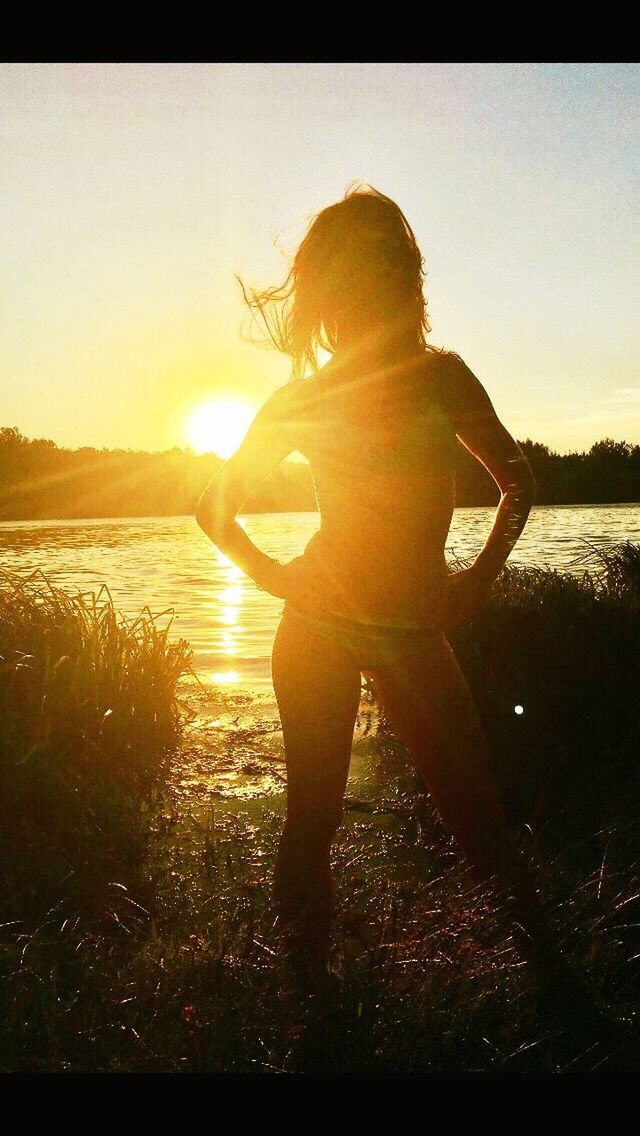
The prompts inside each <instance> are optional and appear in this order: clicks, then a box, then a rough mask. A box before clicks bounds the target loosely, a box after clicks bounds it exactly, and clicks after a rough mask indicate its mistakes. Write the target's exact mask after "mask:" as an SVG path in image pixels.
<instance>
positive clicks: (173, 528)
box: [0, 504, 640, 689]
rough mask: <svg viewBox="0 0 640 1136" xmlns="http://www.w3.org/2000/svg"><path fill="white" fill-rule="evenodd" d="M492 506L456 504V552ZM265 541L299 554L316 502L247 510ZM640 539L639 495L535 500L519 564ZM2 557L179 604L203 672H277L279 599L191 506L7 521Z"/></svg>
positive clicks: (473, 545) (239, 676)
mask: <svg viewBox="0 0 640 1136" xmlns="http://www.w3.org/2000/svg"><path fill="white" fill-rule="evenodd" d="M494 515H495V510H494V509H491V508H475V509H471V508H470V509H457V510H456V511H455V513H454V517H453V523H452V526H451V530H450V532H449V537H448V540H447V554H448V555H449V556H451V557H460V558H466V557H472V556H474V555H475V554H476V553H477V552H478V551H479V549H480V548H481V547H482V545H483V543H484V541H485V540H486V538H487V536H488V534H489V531H490V529H491V525H492V522H493V517H494ZM242 524H243V527H245V528H246V531H247V533H248V534H249V536H251V538H252V539H253V540H255V542H256V543H257V544H258V545H259V547H260V548H262V549H264V551H265V552H267V553H268V554H270V555H272V556H275V557H277V558H278V559H279V560H288V559H290V558H292V557H294V556H298V555H299V554H300V553H301V552H302V551H303V549H304V547H305V545H306V543H307V541H308V540H309V539H310V537H311V535H312V534H313V533H314V532H315V531H316V529H317V527H318V515H317V514H316V513H262V514H252V515H248V516H246V517H243V518H242ZM623 540H632V541H635V542H638V541H640V505H635V504H634V505H580V506H577V505H559V506H553V505H540V506H536V507H534V509H533V510H532V512H531V515H530V517H529V520H528V522H527V526H526V528H525V531H524V533H523V535H522V537H521V539H520V540H519V541H518V544H517V546H516V548H515V550H514V552H513V554H512V556H511V558H510V560H511V562H513V563H516V564H517V563H520V564H535V565H541V566H544V565H548V566H550V567H557V568H563V569H569V570H571V571H582V566H580V565H574V566H571V561H572V560H576V558H578V557H580V555H582V554H583V553H584V552H585V551H587V546H586V544H585V541H588V542H589V543H590V544H592V545H594V546H596V547H602V546H607V545H610V544H617V543H619V542H620V541H623ZM0 565H1V566H2V567H4V568H8V569H11V570H18V571H20V572H31V571H33V570H34V569H37V568H39V569H41V570H42V571H43V572H44V573H45V574H46V575H47V577H48V578H49V579H51V580H52V582H54V583H56V584H60V585H62V586H63V587H65V588H67V589H69V590H72V591H73V590H76V589H79V590H81V591H96V590H97V589H98V588H99V587H100V585H101V584H103V583H106V584H107V585H108V588H109V591H110V593H111V596H112V597H113V601H114V603H115V605H116V607H118V608H119V609H121V610H122V611H124V612H125V613H127V614H134V613H137V612H139V611H140V610H141V609H142V608H144V607H148V608H149V609H150V610H151V611H152V612H153V613H161V612H166V611H167V609H171V608H173V609H174V611H175V615H174V620H173V624H172V630H171V634H172V635H173V636H175V637H177V636H182V637H184V638H186V639H188V640H189V641H190V643H191V644H192V646H193V648H194V653H195V666H196V669H197V671H198V673H199V675H200V677H201V679H202V681H204V682H209V683H215V684H218V683H220V684H224V685H228V686H231V685H236V684H239V685H243V684H244V685H249V686H251V687H254V688H262V689H264V687H265V685H266V684H270V682H271V677H270V676H271V670H270V656H271V646H272V642H273V636H274V633H275V630H276V626H277V622H278V618H279V616H280V612H281V611H282V601H281V600H278V599H275V598H274V597H273V596H270V595H268V594H267V593H266V592H262V591H259V589H258V588H256V587H255V585H254V584H253V582H252V581H250V580H248V579H247V578H246V577H245V576H244V575H243V574H242V572H241V571H240V570H239V569H238V568H236V567H235V565H233V564H232V563H231V562H230V561H229V560H228V558H227V557H226V556H224V555H223V554H222V553H220V552H219V551H218V550H217V549H215V548H214V547H213V546H212V545H211V544H210V542H209V541H208V540H207V538H206V537H205V536H204V534H203V533H202V532H201V531H200V529H199V528H198V526H197V524H196V522H195V520H194V519H193V518H192V517H144V518H137V517H134V518H124V519H122V518H115V519H102V518H101V519H96V520H74V521H20V522H18V521H7V522H3V523H0Z"/></svg>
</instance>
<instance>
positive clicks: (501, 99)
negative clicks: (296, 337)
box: [0, 63, 640, 452]
mask: <svg viewBox="0 0 640 1136" xmlns="http://www.w3.org/2000/svg"><path fill="white" fill-rule="evenodd" d="M639 86H640V82H639V72H638V69H637V68H636V67H634V66H633V65H631V64H568V63H565V64H463V63H458V64H336V63H333V64H332V63H327V64H257V63H245V64H136V63H132V64H94V63H91V64H77V63H76V64H4V65H3V66H2V67H1V68H0V93H1V96H2V97H1V99H0V114H1V120H0V121H1V127H0V129H1V145H2V161H1V167H0V168H1V170H2V175H1V187H0V192H1V200H2V215H3V226H2V229H3V255H2V258H1V262H0V264H1V266H0V272H1V273H2V296H3V321H2V333H1V334H2V358H3V380H2V391H1V396H0V425H7V426H17V427H18V428H19V429H20V430H21V431H22V432H23V433H25V434H26V435H27V436H29V437H47V438H52V439H53V440H54V441H56V442H58V443H59V444H61V445H70V446H80V445H93V446H109V447H116V446H121V447H127V448H128V447H131V448H144V449H164V448H167V447H170V446H173V445H185V444H186V442H187V435H186V433H185V423H186V421H187V419H188V417H189V415H190V413H191V412H192V411H193V410H194V409H195V408H197V407H198V406H199V405H200V404H201V403H203V402H205V401H208V400H210V399H212V398H216V397H221V398H232V399H239V400H241V401H244V402H247V403H248V404H249V405H250V406H251V407H253V408H254V409H257V408H258V406H259V405H260V404H261V403H262V402H263V401H264V399H265V398H266V397H267V396H268V395H269V394H270V393H271V391H272V390H273V389H274V387H275V386H277V385H279V384H280V383H283V382H285V381H286V379H287V378H288V367H287V363H286V360H283V359H282V358H280V357H278V356H277V355H275V354H270V353H268V352H266V351H261V350H257V349H256V348H254V347H251V346H248V345H246V344H244V343H243V342H242V341H241V339H240V335H239V331H240V323H241V320H242V314H243V312H242V304H241V300H240V296H239V290H238V286H237V284H236V282H235V280H234V277H233V274H234V272H237V271H240V272H241V273H242V274H243V275H244V276H245V277H246V278H247V279H248V280H249V281H250V282H255V283H258V284H265V283H269V282H271V280H272V278H275V277H277V276H279V275H281V274H282V269H283V267H284V264H285V260H284V259H283V255H282V251H278V250H277V249H276V248H275V247H274V241H275V239H276V238H277V239H278V241H279V245H280V248H281V250H283V251H284V252H285V253H286V252H290V251H292V249H293V248H294V247H295V244H296V241H297V239H299V237H300V236H301V235H302V232H303V230H304V226H305V224H306V221H307V220H308V218H309V217H310V216H311V215H312V214H313V213H314V212H315V211H317V210H318V209H320V208H322V207H323V206H325V205H327V204H330V203H331V202H332V201H334V200H337V199H338V198H340V197H341V196H342V195H343V193H344V190H345V188H346V186H347V184H348V183H349V182H350V181H352V180H354V179H364V180H366V181H369V182H370V183H371V184H373V185H374V186H376V187H377V188H378V189H380V190H382V191H383V192H384V193H386V194H389V195H390V196H391V197H393V198H395V199H396V200H397V201H398V203H399V205H400V206H401V208H402V209H403V210H404V211H405V213H406V214H407V216H408V219H409V221H410V223H411V224H412V225H413V227H414V229H415V232H416V235H417V237H418V240H419V242H420V245H421V247H422V251H423V253H424V256H425V259H426V265H427V270H428V276H427V294H428V297H429V310H430V315H431V322H432V325H433V332H432V335H431V340H432V342H433V343H435V344H438V345H443V344H444V345H446V346H448V347H451V348H453V349H455V350H457V351H459V352H460V354H461V355H462V356H463V358H464V359H465V361H466V362H467V363H468V364H469V366H470V367H471V368H472V369H473V370H474V371H475V373H476V374H477V375H478V377H479V378H480V380H481V381H482V382H483V384H484V385H485V386H486V388H487V390H488V391H489V394H490V395H491V397H492V399H493V402H494V405H495V406H496V409H497V411H498V413H499V414H500V416H501V417H502V419H503V421H504V422H505V425H506V426H507V428H508V429H509V430H510V431H511V432H512V433H513V434H514V435H515V436H516V437H517V438H520V439H523V438H526V437H531V438H533V439H534V440H536V441H542V442H546V443H547V444H549V445H551V446H552V447H553V448H554V449H558V450H560V451H561V452H563V451H565V450H568V449H573V448H578V449H583V448H588V447H589V446H590V445H591V444H592V442H594V441H596V440H597V439H599V438H601V437H604V436H605V435H607V434H608V435H610V436H612V437H614V438H616V439H622V438H624V439H626V440H627V441H630V442H636V443H637V442H640V378H639V376H638V333H637V328H638V319H637V314H636V310H635V309H636V297H637V295H638V294H639V293H640V287H639V285H640V281H639V280H638V275H639V274H638V261H639V257H638V251H639V250H638V227H637V222H636V217H635V203H636V201H637V190H638V185H637V180H638V179H637V169H638V166H637V152H636V149H635V147H634V142H635V133H634V132H635V129H636V123H637V110H638V92H639ZM632 300H633V305H632Z"/></svg>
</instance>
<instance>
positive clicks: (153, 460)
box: [0, 427, 640, 520]
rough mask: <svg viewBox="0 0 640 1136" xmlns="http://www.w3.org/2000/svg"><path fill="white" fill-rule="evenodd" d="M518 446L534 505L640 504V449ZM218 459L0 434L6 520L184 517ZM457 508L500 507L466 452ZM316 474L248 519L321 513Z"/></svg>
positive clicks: (276, 486) (281, 489)
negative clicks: (531, 478) (533, 487)
mask: <svg viewBox="0 0 640 1136" xmlns="http://www.w3.org/2000/svg"><path fill="white" fill-rule="evenodd" d="M520 445H521V447H522V449H523V451H524V452H525V454H526V455H527V458H528V459H529V462H530V464H531V467H532V469H533V472H534V474H535V477H536V481H537V487H538V488H537V498H536V503H537V504H539V505H552V504H557V505H571V504H589V503H606V502H625V501H627V502H630V501H633V502H636V501H638V502H640V445H632V444H630V443H629V442H616V441H614V440H613V439H612V438H603V439H602V441H600V442H595V443H594V445H593V446H591V449H590V450H588V451H586V452H583V453H576V452H572V453H568V454H558V453H555V452H554V451H553V450H550V449H549V447H548V446H545V445H543V444H542V443H540V442H533V441H531V439H530V438H527V439H526V440H525V441H521V442H520ZM221 464H222V463H221V459H220V458H218V457H217V456H216V455H215V454H204V455H197V454H194V453H192V452H191V451H190V450H181V449H179V448H178V447H174V448H173V449H172V450H166V451H164V452H162V453H146V452H144V451H140V450H107V449H102V450H97V449H94V448H92V447H89V446H83V447H82V448H81V449H79V450H69V449H65V448H63V447H60V446H57V445H56V444H55V442H52V441H49V440H45V439H33V440H32V439H29V438H25V437H24V435H22V434H21V433H20V431H19V430H18V429H16V428H15V427H2V428H0V520H31V519H54V518H56V519H64V518H71V517H113V516H120V517H132V516H177V515H180V514H185V513H192V512H193V511H194V509H195V505H196V502H197V500H198V497H199V495H200V493H201V492H202V489H203V488H204V486H205V484H206V482H207V480H208V479H209V478H210V477H212V476H213V475H214V473H215V472H216V470H217V469H218V468H219V466H220V465H221ZM456 484H457V492H456V500H457V504H458V505H460V506H464V505H495V504H496V503H497V501H498V499H499V492H498V489H497V486H496V485H495V483H494V481H493V479H492V478H491V476H490V475H489V474H488V473H487V471H486V470H485V469H484V468H483V467H482V466H481V465H480V463H479V462H478V461H476V460H475V459H474V458H473V457H472V456H471V455H470V454H469V452H468V451H467V450H466V449H465V448H464V446H462V445H461V444H458V448H457V456H456ZM315 508H316V502H315V496H314V491H313V483H312V479H311V472H310V470H309V467H308V466H307V465H304V464H302V463H300V462H292V461H285V462H283V463H282V464H281V465H280V466H279V467H278V468H277V469H276V470H274V472H273V474H272V475H271V476H270V477H269V478H268V479H267V480H266V481H264V482H263V483H262V485H260V486H258V488H257V489H256V490H255V492H254V493H253V494H252V496H251V497H250V498H249V500H248V501H247V503H246V505H245V511H246V512H272V511H273V512H277V511H292V512H297V511H304V510H308V509H315Z"/></svg>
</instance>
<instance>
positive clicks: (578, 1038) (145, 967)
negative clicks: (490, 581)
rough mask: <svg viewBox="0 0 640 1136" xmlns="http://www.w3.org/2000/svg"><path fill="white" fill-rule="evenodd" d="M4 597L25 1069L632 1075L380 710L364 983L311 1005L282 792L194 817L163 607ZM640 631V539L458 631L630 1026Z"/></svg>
mask: <svg viewBox="0 0 640 1136" xmlns="http://www.w3.org/2000/svg"><path fill="white" fill-rule="evenodd" d="M1 591H2V596H1V598H0V654H2V655H3V656H4V660H5V661H4V664H3V670H2V672H1V673H0V684H1V685H0V700H1V709H2V713H3V718H2V723H3V724H2V727H1V728H0V753H1V754H2V763H3V765H2V779H3V793H2V798H1V799H2V804H1V805H0V808H1V809H2V819H3V822H6V823H7V825H8V830H9V833H10V837H9V839H8V840H6V841H5V845H4V849H3V853H4V855H3V860H4V863H3V874H4V876H5V880H6V881H7V883H8V887H7V888H5V894H6V896H7V899H6V908H5V910H6V911H7V916H5V926H4V927H3V929H2V931H1V932H0V934H1V935H2V940H3V941H2V942H1V943H0V958H1V959H2V969H3V972H4V983H3V989H4V1007H3V1008H4V1015H3V1016H4V1024H3V1025H2V1026H0V1031H2V1032H0V1039H1V1040H0V1053H1V1054H2V1058H1V1061H2V1068H3V1069H5V1070H55V1071H62V1070H73V1071H85V1070H99V1071H125V1070H126V1071H172V1072H180V1071H213V1072H266V1073H273V1072H285V1073H286V1072H330V1073H334V1072H364V1073H380V1072H382V1073H385V1072H441V1071H458V1072H460V1071H465V1072H468V1071H491V1072H495V1071H499V1072H562V1071H571V1072H573V1071H594V1070H596V1071H615V1069H616V1068H618V1065H617V1064H616V1062H618V1063H619V1062H620V1060H621V1058H620V1055H618V1056H617V1057H612V1056H611V1054H610V1052H609V1051H608V1050H607V1048H606V1046H604V1045H602V1044H600V1043H594V1042H593V1039H587V1038H585V1037H584V1036H583V1035H581V1034H580V1032H579V1031H577V1030H571V1029H568V1028H564V1029H560V1027H559V1026H558V1025H557V1023H554V1022H552V1021H550V1020H549V1018H548V1017H546V1016H545V1015H544V1014H543V1013H542V1012H541V1007H540V1004H539V1000H538V998H537V995H536V991H535V987H534V985H533V983H532V981H531V977H530V975H529V973H528V968H527V967H526V966H525V965H524V964H523V963H522V960H521V959H520V957H519V955H518V953H517V950H516V947H515V945H514V943H513V941H512V939H511V937H510V934H509V928H508V926H507V925H506V924H505V923H504V921H503V915H502V912H501V910H500V908H499V907H498V906H496V905H495V897H494V896H493V895H492V893H491V890H490V889H489V888H488V887H487V888H480V887H478V886H475V885H473V883H472V882H471V879H470V876H469V873H468V871H467V869H466V866H465V864H464V861H463V860H462V859H461V857H460V856H459V854H458V852H457V849H456V847H455V845H454V843H453V841H452V840H451V839H450V838H449V837H448V835H447V833H446V832H444V831H443V830H442V827H441V825H440V824H439V821H438V818H437V816H436V815H435V813H434V811H433V809H432V808H431V805H430V801H429V798H428V797H427V796H426V794H425V793H424V792H423V790H422V788H421V786H420V784H419V783H418V781H417V779H416V777H415V775H414V774H413V773H412V771H411V770H410V769H409V768H408V765H407V762H406V759H405V756H404V753H403V751H402V749H401V747H400V746H399V745H398V743H397V742H396V740H395V739H394V738H393V736H392V735H391V734H390V733H389V731H388V728H387V726H386V723H385V721H384V718H380V716H379V715H378V713H377V710H376V707H375V705H374V704H373V703H372V702H371V700H370V696H371V692H370V691H366V690H365V698H364V701H363V709H362V720H361V724H363V723H364V725H365V729H364V730H363V731H361V733H360V736H359V739H358V741H357V742H356V746H357V748H359V750H360V751H361V753H362V754H363V755H364V754H366V759H367V769H368V770H369V773H370V774H371V777H369V775H367V777H365V778H364V780H363V781H362V783H361V784H358V785H356V786H355V789H356V790H357V791H356V792H353V791H352V790H353V788H354V787H353V786H350V795H349V797H348V807H347V815H346V820H345V823H344V825H343V826H342V828H341V830H340V832H339V834H338V838H337V840H336V844H335V849H334V869H335V878H336V886H337V898H338V905H337V918H336V926H335V935H334V946H333V954H332V965H333V968H334V970H335V972H336V973H337V974H338V975H339V976H340V982H339V983H338V984H337V986H336V988H335V989H331V990H329V991H327V993H326V995H324V996H319V995H316V996H311V997H304V996H302V995H301V994H300V992H299V991H297V990H296V989H295V986H294V985H293V984H292V982H291V979H290V975H288V972H287V970H286V967H285V966H284V964H283V963H282V961H281V959H280V958H279V955H278V940H277V935H276V933H275V931H274V927H273V919H274V911H273V907H272V902H271V894H270V872H271V866H272V864H273V858H274V855H275V848H276V843H277V839H278V835H279V830H280V826H281V822H282V798H281V797H277V796H276V797H273V796H271V797H267V798H265V799H263V800H254V801H251V800H247V801H225V800H224V799H222V798H221V797H216V796H215V795H213V796H212V797H211V800H210V804H209V806H208V807H204V808H195V807H191V806H189V805H187V806H186V807H182V808H179V807H178V803H177V799H176V797H175V795H174V796H173V797H172V794H171V787H170V783H169V782H168V780H167V777H168V764H169V762H170V759H171V754H172V752H174V751H176V747H178V746H179V743H180V717H179V706H178V704H177V701H176V682H177V679H178V677H179V675H180V673H182V672H183V671H184V669H185V667H186V666H188V655H187V648H186V645H185V644H178V645H175V646H174V645H172V644H170V643H169V641H168V638H167V635H166V633H165V632H163V631H160V630H159V629H158V626H157V621H154V620H153V619H151V617H150V616H149V615H148V614H147V615H146V616H145V617H143V618H142V619H141V621H132V622H127V621H124V620H122V619H119V618H118V617H117V616H116V615H115V613H114V612H113V608H112V605H110V602H109V599H108V596H105V597H95V598H91V597H88V598H87V597H85V598H84V599H82V598H76V599H75V600H74V599H70V598H69V597H67V596H64V595H63V594H62V593H59V592H57V590H56V589H53V588H51V587H50V586H49V585H47V584H46V581H44V580H43V579H42V578H40V579H38V578H32V579H30V580H26V581H25V580H24V579H20V578H19V577H17V576H9V575H6V574H5V575H4V576H3V577H2V589H1ZM639 632H640V546H638V545H634V544H631V543H630V542H627V543H625V544H623V545H620V546H618V547H617V548H614V549H609V550H608V551H606V552H598V551H596V550H590V552H589V555H588V556H587V557H586V558H585V562H584V573H583V574H582V575H578V576H576V575H572V574H569V573H563V572H559V571H551V570H548V569H534V568H521V567H508V568H507V569H505V571H504V572H503V573H502V575H501V577H500V579H499V580H498V581H497V582H496V585H495V586H494V589H493V590H492V594H491V597H490V599H489V601H488V603H487V605H486V607H485V609H484V610H483V612H482V613H481V614H480V616H479V617H478V618H477V619H476V620H474V621H473V623H472V624H470V625H468V626H466V627H464V628H460V629H459V630H458V631H457V632H456V633H455V635H452V636H451V639H452V642H453V645H454V647H455V649H456V652H457V654H458V656H459V658H460V660H461V663H462V665H463V668H464V670H465V673H466V674H467V676H468V679H469V682H470V684H471V686H472V688H473V690H474V693H475V696H476V699H477V701H478V705H479V708H480V712H481V714H482V717H483V720H484V722H485V726H486V729H487V731H488V733H489V736H490V739H491V743H492V750H493V753H494V759H495V763H496V770H497V773H498V776H499V778H500V781H501V784H502V786H503V791H504V795H505V800H506V802H507V804H508V809H509V815H510V817H511V820H512V824H513V827H514V831H515V832H516V833H517V835H518V838H519V840H520V842H521V843H522V845H523V846H524V847H526V849H527V851H528V853H529V855H530V857H531V858H532V860H533V862H534V864H535V865H536V868H537V873H538V880H539V883H540V886H541V890H542V894H543V895H544V897H545V901H546V904H547V907H548V909H549V910H550V912H551V913H552V915H553V917H554V919H555V921H556V923H557V926H558V928H559V933H560V935H561V938H562V941H563V944H564V947H565V951H566V953H567V954H568V956H569V957H570V958H572V959H573V960H574V961H575V962H576V963H577V964H578V965H579V966H580V967H581V968H582V969H583V971H584V972H585V973H586V974H588V975H590V976H591V978H592V979H593V981H594V982H595V983H596V985H597V986H598V987H599V988H600V989H601V990H602V991H603V993H604V995H605V996H606V997H607V998H608V999H609V1000H611V1001H613V1002H614V1003H615V1004H616V1005H618V1006H619V1007H620V1008H621V1009H622V1010H624V1011H625V1012H627V1013H629V1012H632V1011H633V1010H634V1009H635V1008H636V1007H637V1005H638V998H639V996H640V967H639V965H638V958H639V957H640V946H639V943H638V928H639V927H640V824H639V820H640V811H639V808H638V806H639V803H640V792H639V790H640V783H639V777H640V772H639V767H638V762H637V755H638V740H639V738H638V731H639V728H640V727H639V723H638V713H637V691H638V689H640V684H639V681H638V680H639V679H640V673H639V670H640V663H639V661H638V659H639V654H638V642H639V641H640V640H639ZM26 656H32V658H31V659H28V658H26ZM64 656H67V658H66V660H65V662H64V663H60V664H59V666H58V667H57V668H56V663H57V662H58V660H59V659H61V658H63V657H64ZM65 666H66V667H67V668H68V669H67V671H66V678H65V679H64V680H63V679H62V673H63V668H64V667H65ZM23 671H25V672H26V673H24V674H23V673H22V672H23ZM142 675H144V678H143V677H142ZM516 705H521V706H522V707H523V713H522V714H520V715H518V714H516V713H515V712H514V707H515V706H516ZM107 710H112V711H113V713H112V714H108V715H107V716H106V717H105V714H106V712H107ZM367 726H369V727H370V728H368V729H367V728H366V727H367ZM261 730H263V727H261V726H260V724H258V725H257V726H256V730H255V735H256V751H257V752H258V751H259V746H258V744H257V742H258V739H259V737H260V734H261ZM249 740H250V739H249ZM244 743H245V745H248V739H247V738H246V736H245V737H244ZM34 747H36V748H34ZM248 748H249V749H250V746H248ZM5 788H6V790H7V792H6V793H5V792H4V789H5ZM45 852H46V854H45ZM52 865H53V866H52ZM69 873H70V874H69ZM78 880H80V881H81V882H78ZM96 896H97V897H98V898H97V899H96ZM639 1056H640V1055H639V1054H638V1053H637V1052H635V1051H633V1050H632V1047H627V1052H626V1053H625V1054H624V1055H623V1059H624V1060H626V1061H627V1062H629V1061H631V1062H632V1063H633V1062H635V1064H633V1067H634V1068H637V1063H638V1057H639Z"/></svg>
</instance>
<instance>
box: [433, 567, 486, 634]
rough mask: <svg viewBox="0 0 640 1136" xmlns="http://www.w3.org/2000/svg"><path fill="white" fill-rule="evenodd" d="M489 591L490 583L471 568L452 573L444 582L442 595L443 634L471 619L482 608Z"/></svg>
mask: <svg viewBox="0 0 640 1136" xmlns="http://www.w3.org/2000/svg"><path fill="white" fill-rule="evenodd" d="M490 590H491V581H489V580H487V579H486V578H484V577H482V576H480V575H478V573H476V572H474V571H473V568H462V569H461V570H460V571H459V572H452V573H451V574H450V576H449V578H448V579H447V581H446V585H445V593H444V603H443V624H444V630H445V632H446V631H448V630H449V629H450V628H452V627H457V626H458V625H459V624H460V623H466V622H467V620H469V619H473V617H474V615H477V614H478V612H479V611H480V610H481V609H482V608H483V607H484V605H485V603H486V601H487V598H488V596H489V592H490Z"/></svg>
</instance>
